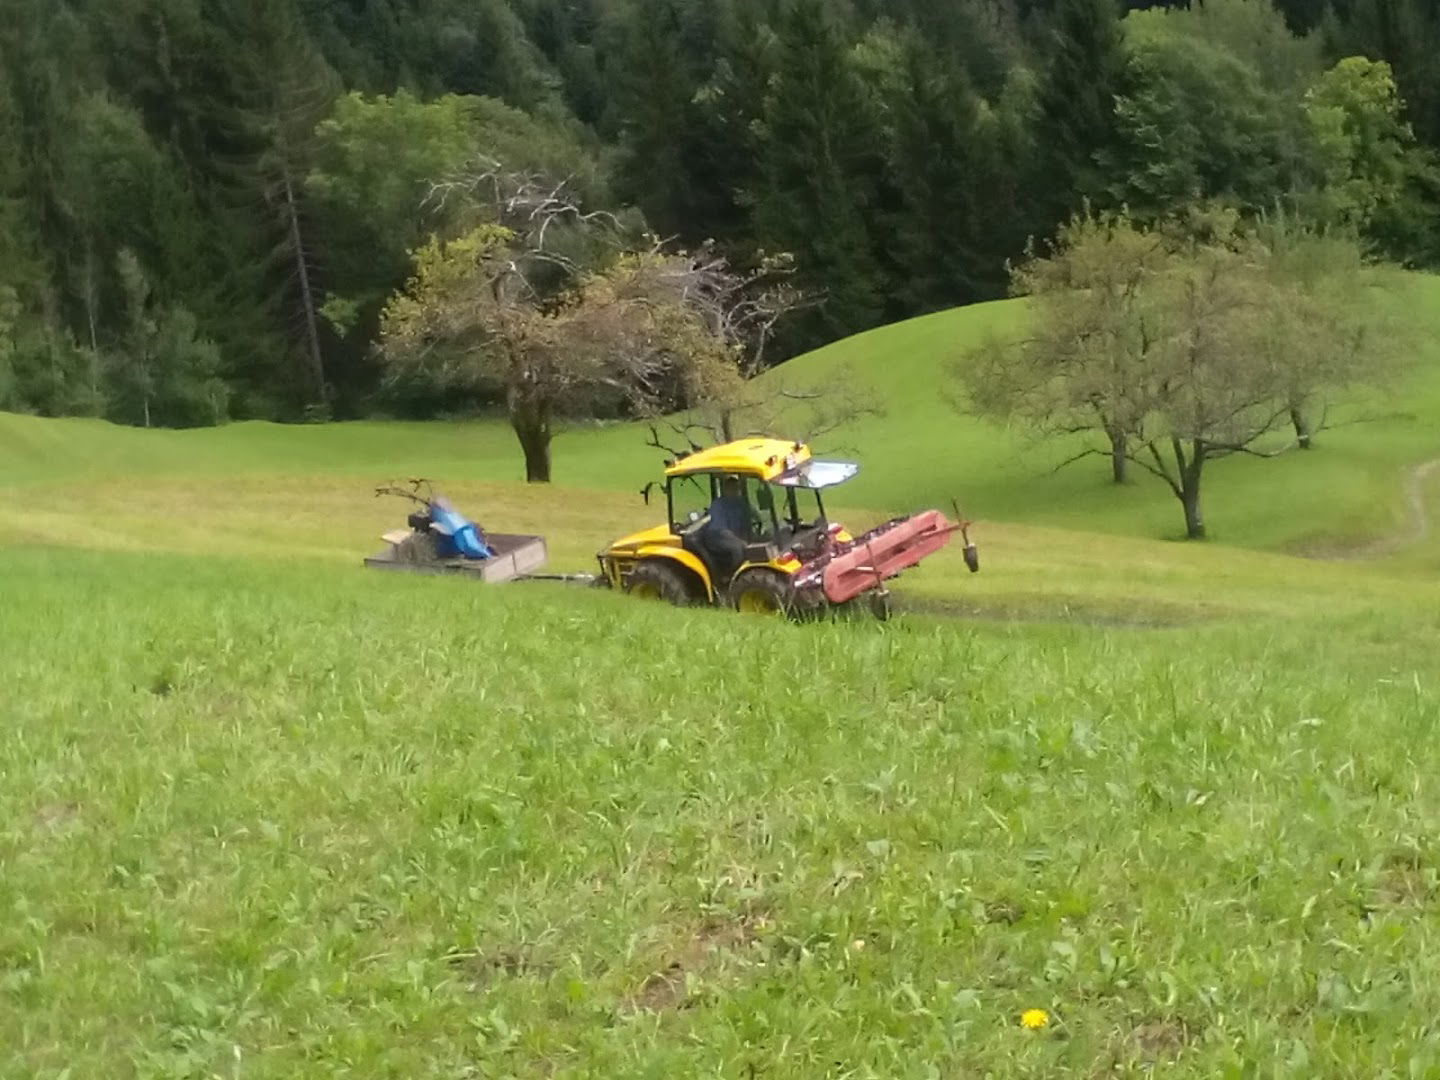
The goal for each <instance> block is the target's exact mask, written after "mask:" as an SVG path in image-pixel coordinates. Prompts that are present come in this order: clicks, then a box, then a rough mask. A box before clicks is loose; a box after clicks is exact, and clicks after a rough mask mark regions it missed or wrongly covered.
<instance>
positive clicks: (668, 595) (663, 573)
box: [625, 559, 694, 607]
mask: <svg viewBox="0 0 1440 1080" xmlns="http://www.w3.org/2000/svg"><path fill="white" fill-rule="evenodd" d="M625 591H626V592H627V593H629V594H630V595H631V596H638V597H639V598H640V599H642V600H664V601H665V602H666V603H668V604H674V605H675V606H676V607H689V606H690V604H692V603H693V602H694V597H693V596H692V595H691V593H690V585H689V583H688V582H687V581H686V580H685V576H684V571H683V570H681V569H680V568H679V567H678V566H675V565H674V564H672V563H669V562H666V561H663V560H661V559H642V560H641V561H640V562H638V563H636V564H635V569H634V570H632V571H630V576H629V577H628V578H626V580H625Z"/></svg>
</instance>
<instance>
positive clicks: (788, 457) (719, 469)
mask: <svg viewBox="0 0 1440 1080" xmlns="http://www.w3.org/2000/svg"><path fill="white" fill-rule="evenodd" d="M809 460H810V448H809V447H808V446H806V445H805V444H804V443H798V442H791V441H790V440H788V439H766V438H751V439H737V440H736V441H735V442H728V443H722V444H721V445H719V446H712V447H710V449H708V450H700V451H698V452H696V453H694V454H691V455H689V456H688V457H683V458H681V459H680V460H679V461H677V462H675V464H673V465H671V466H670V467H669V468H668V469H666V470H665V475H666V476H689V475H691V474H692V473H736V474H738V475H740V476H753V477H756V478H757V479H760V480H774V479H775V478H776V477H777V476H780V475H781V474H782V473H785V472H788V471H790V470H792V469H794V468H795V467H796V466H797V465H800V464H802V463H803V462H806V461H809Z"/></svg>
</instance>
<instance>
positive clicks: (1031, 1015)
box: [1020, 1009, 1050, 1031]
mask: <svg viewBox="0 0 1440 1080" xmlns="http://www.w3.org/2000/svg"><path fill="white" fill-rule="evenodd" d="M1049 1024H1050V1014H1049V1013H1047V1012H1046V1011H1045V1010H1044V1009H1026V1010H1025V1011H1024V1012H1023V1013H1021V1014H1020V1026H1021V1027H1025V1028H1029V1029H1030V1030H1031V1031H1039V1030H1040V1029H1041V1028H1043V1027H1048V1026H1049Z"/></svg>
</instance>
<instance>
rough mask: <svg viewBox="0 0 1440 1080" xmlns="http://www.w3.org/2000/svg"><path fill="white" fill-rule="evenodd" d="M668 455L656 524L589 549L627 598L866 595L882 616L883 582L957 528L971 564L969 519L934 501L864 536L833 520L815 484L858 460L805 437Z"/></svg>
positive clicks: (742, 607) (790, 603) (836, 477)
mask: <svg viewBox="0 0 1440 1080" xmlns="http://www.w3.org/2000/svg"><path fill="white" fill-rule="evenodd" d="M665 464H666V469H665V481H664V485H663V486H664V491H665V504H666V508H667V511H668V512H667V516H666V521H665V523H664V524H661V525H656V526H655V527H654V528H651V529H646V530H644V531H643V532H638V533H635V534H633V535H631V536H626V537H622V538H621V539H619V540H616V541H615V542H614V543H612V544H611V545H610V546H609V547H608V548H606V549H605V550H604V551H602V552H600V553H599V556H598V558H599V561H600V574H601V579H602V583H605V584H609V585H610V586H611V587H612V588H616V589H620V590H623V591H624V592H627V593H630V594H631V595H633V596H637V597H644V598H648V599H656V600H666V601H668V602H669V603H672V604H677V605H682V606H685V605H691V604H702V605H703V604H709V605H716V606H722V605H723V606H729V607H732V608H734V609H735V610H737V611H743V612H757V613H783V614H789V615H794V616H804V615H812V614H817V613H820V612H823V611H825V610H826V609H828V608H836V607H840V606H843V605H848V604H850V603H852V602H853V601H857V600H865V601H868V602H869V604H870V606H871V608H872V610H874V612H875V613H876V615H878V616H880V617H882V618H884V617H887V616H888V615H889V613H890V593H889V589H888V588H887V586H886V583H887V582H888V581H890V580H891V579H892V578H894V577H895V576H896V575H898V574H899V573H901V572H902V571H903V570H906V569H908V568H910V567H912V566H914V565H915V564H916V563H918V562H920V560H921V559H923V558H925V557H926V556H927V555H930V554H932V553H934V552H936V551H938V550H940V549H941V548H942V547H944V546H945V545H946V544H947V543H949V541H950V537H951V536H952V535H953V534H954V533H956V532H959V533H960V534H961V535H962V536H964V538H965V562H966V564H967V565H968V566H969V567H970V569H971V571H972V572H973V571H976V570H978V569H979V568H980V563H979V558H978V555H977V554H976V550H975V545H974V544H972V543H971V542H970V539H969V535H968V531H967V530H968V525H969V523H968V522H959V523H951V522H950V521H949V520H947V519H946V517H945V515H944V514H942V513H940V512H939V511H937V510H927V511H925V512H923V513H920V514H915V515H912V516H909V517H903V518H895V519H893V520H891V521H887V522H885V523H884V524H883V525H880V526H879V527H877V528H875V529H872V530H870V531H869V532H867V533H865V534H863V535H861V536H852V535H851V534H850V533H849V532H848V531H846V529H845V528H844V526H842V525H840V524H838V523H836V522H832V521H830V520H829V518H828V517H827V516H826V513H825V502H824V496H823V492H824V491H826V490H827V489H829V488H832V487H834V486H835V485H837V484H841V483H844V482H845V481H846V480H849V479H850V478H851V477H853V476H854V475H855V474H856V473H857V472H859V470H860V466H859V465H857V464H855V463H854V462H849V461H822V460H819V459H816V458H814V457H812V455H811V452H810V448H809V447H808V446H805V445H804V444H803V443H799V442H790V441H788V440H785V439H774V438H749V439H740V440H737V441H735V442H729V443H724V444H723V445H720V446H715V447H711V448H710V449H707V450H699V451H696V452H695V453H692V454H689V455H687V456H685V457H682V458H680V459H678V460H670V461H667V462H666V463H665ZM654 486H655V485H653V484H652V485H650V486H649V487H647V489H646V499H647V502H648V499H649V491H650V490H651V489H652V488H653V487H654Z"/></svg>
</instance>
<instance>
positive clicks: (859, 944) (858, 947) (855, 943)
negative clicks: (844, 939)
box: [850, 937, 865, 952]
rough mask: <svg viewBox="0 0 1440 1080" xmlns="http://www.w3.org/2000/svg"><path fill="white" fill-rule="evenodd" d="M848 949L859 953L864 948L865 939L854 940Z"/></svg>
mask: <svg viewBox="0 0 1440 1080" xmlns="http://www.w3.org/2000/svg"><path fill="white" fill-rule="evenodd" d="M850 948H852V949H854V950H855V951H856V952H859V951H860V950H861V949H863V948H865V939H864V938H863V937H861V938H856V939H855V940H854V941H852V942H851V943H850Z"/></svg>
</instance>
